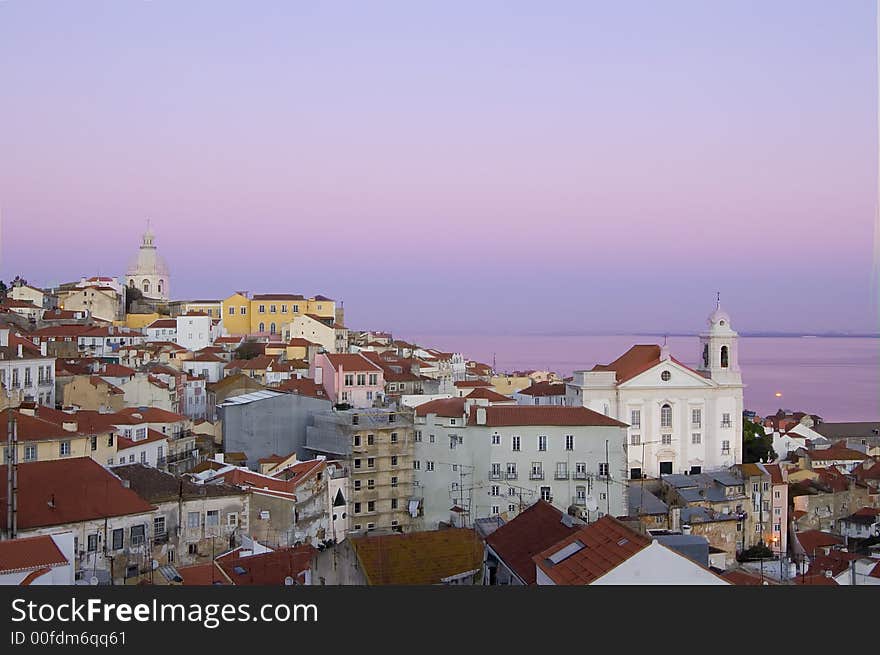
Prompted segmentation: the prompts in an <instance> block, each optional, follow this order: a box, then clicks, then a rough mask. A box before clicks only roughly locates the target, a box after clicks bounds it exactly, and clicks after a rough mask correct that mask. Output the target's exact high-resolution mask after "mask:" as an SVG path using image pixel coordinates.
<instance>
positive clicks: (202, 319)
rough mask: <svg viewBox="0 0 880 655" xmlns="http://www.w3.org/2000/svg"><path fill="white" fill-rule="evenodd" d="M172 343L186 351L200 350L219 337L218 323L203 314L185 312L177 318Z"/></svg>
mask: <svg viewBox="0 0 880 655" xmlns="http://www.w3.org/2000/svg"><path fill="white" fill-rule="evenodd" d="M176 321H177V328H176V330H175V337H174V342H175V343H176V344H177V345H179V346H183V347H184V348H186V349H187V350H192V351H196V350H201V349H202V348H205V347H206V346H210V345H211V344H212V343H214V339H216V338H217V337H219V336H221V334H220V322H219V321H217V323H216V324H215V322H214V319H213V318H211V317H210V316H208V315H207V314H205V313H204V312H187V313H186V314H182V315H181V316H178V317H177V319H176Z"/></svg>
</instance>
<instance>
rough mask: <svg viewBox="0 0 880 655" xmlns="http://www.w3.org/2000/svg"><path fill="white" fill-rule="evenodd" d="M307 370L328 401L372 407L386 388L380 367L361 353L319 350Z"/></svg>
mask: <svg viewBox="0 0 880 655" xmlns="http://www.w3.org/2000/svg"><path fill="white" fill-rule="evenodd" d="M310 373H311V376H312V379H313V380H314V381H315V384H318V385H321V386H323V387H324V390H325V391H326V392H327V397H328V398H330V400H331V401H333V402H334V403H348V404H349V405H351V406H352V407H372V406H373V403H374V402H375V401H377V400H379V399H381V398H382V394H383V391H384V389H385V378H384V376H383V374H382V368H381V367H379V366H377V365H376V364H374V363H373V362H371V361H370V360H369V359H367V358H366V357H364V356H363V355H360V354H356V355H334V354H331V353H318V354H317V355H316V356H315V360H314V363H313V364H312V367H311V371H310Z"/></svg>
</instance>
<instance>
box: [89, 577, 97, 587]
mask: <svg viewBox="0 0 880 655" xmlns="http://www.w3.org/2000/svg"><path fill="white" fill-rule="evenodd" d="M89 584H90V585H92V586H93V587H97V586H98V578H97V577H96V576H94V575H93V576H92V577H91V578H89Z"/></svg>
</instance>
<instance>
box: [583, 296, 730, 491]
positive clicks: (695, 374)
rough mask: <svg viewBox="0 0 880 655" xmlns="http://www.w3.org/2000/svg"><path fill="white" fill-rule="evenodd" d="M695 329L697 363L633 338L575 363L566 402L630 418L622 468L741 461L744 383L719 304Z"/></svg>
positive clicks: (688, 469) (708, 466) (635, 473)
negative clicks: (609, 356) (606, 359)
mask: <svg viewBox="0 0 880 655" xmlns="http://www.w3.org/2000/svg"><path fill="white" fill-rule="evenodd" d="M708 324H709V329H708V330H707V331H706V332H704V333H703V334H701V335H700V345H701V350H702V353H701V363H700V365H699V366H698V368H696V369H692V368H690V367H689V366H686V365H684V364H682V363H681V362H680V361H679V360H677V359H675V358H674V357H672V356H671V354H670V353H669V349H668V348H667V347H666V346H657V345H636V346H633V347H632V348H630V349H629V350H628V351H627V352H626V353H624V354H623V355H622V356H621V357H619V358H618V359H616V360H615V361H613V362H611V363H610V364H605V365H597V366H594V367H593V368H592V369H591V370H589V371H575V372H574V380H573V381H572V382H570V383H568V386H567V394H566V404H568V405H571V406H584V407H589V408H591V409H593V410H595V411H597V412H601V413H603V414H607V415H608V416H612V417H615V418H617V419H618V420H620V421H622V422H624V423H627V424H629V430H628V432H629V434H628V447H627V453H628V464H627V468H628V469H629V476H630V477H631V478H639V477H643V476H647V477H657V476H659V475H661V474H663V475H666V474H671V473H699V472H701V471H711V470H716V469H720V468H727V467H729V466H733V465H734V464H738V463H741V462H742V445H741V444H742V412H743V384H742V378H741V375H740V369H739V360H738V344H737V339H738V335H737V333H736V332H734V331H733V329H731V326H730V317H729V316H728V315H727V314H726V313H725V312H724V311H723V310H722V309H721V307H720V305H718V306H717V307H716V308H715V311H714V312H712V314H711V315H710V316H709V321H708Z"/></svg>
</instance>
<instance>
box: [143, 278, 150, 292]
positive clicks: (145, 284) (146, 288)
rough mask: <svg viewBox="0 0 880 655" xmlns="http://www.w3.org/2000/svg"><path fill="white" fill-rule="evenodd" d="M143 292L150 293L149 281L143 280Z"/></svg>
mask: <svg viewBox="0 0 880 655" xmlns="http://www.w3.org/2000/svg"><path fill="white" fill-rule="evenodd" d="M144 293H150V281H149V280H144Z"/></svg>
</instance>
